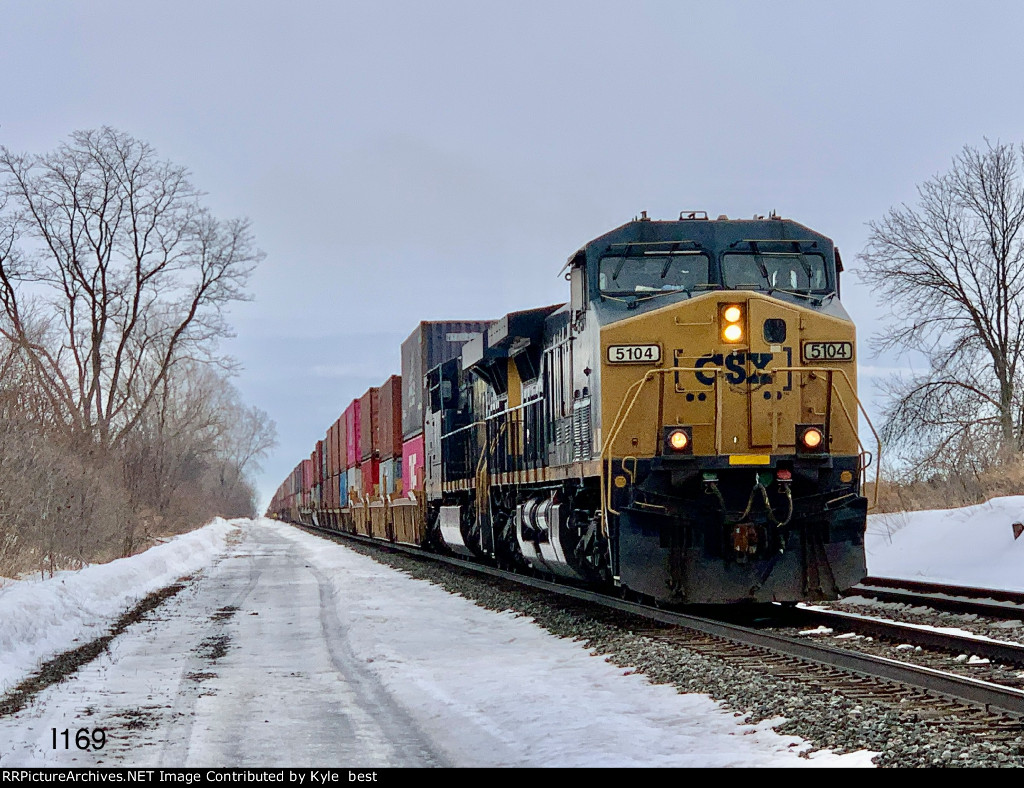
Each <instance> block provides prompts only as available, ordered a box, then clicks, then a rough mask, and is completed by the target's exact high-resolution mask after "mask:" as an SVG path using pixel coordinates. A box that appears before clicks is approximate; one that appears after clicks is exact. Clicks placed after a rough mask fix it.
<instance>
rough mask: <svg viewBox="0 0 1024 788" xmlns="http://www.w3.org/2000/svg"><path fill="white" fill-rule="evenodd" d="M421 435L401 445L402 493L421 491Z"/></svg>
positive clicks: (422, 457) (422, 446)
mask: <svg viewBox="0 0 1024 788" xmlns="http://www.w3.org/2000/svg"><path fill="white" fill-rule="evenodd" d="M423 448H424V444H423V433H420V434H419V435H417V436H416V437H415V438H411V439H410V440H407V441H406V442H405V443H403V444H402V492H403V493H405V494H406V495H408V494H409V493H410V492H411V491H412V490H422V489H423V464H424V462H423V461H424V452H423Z"/></svg>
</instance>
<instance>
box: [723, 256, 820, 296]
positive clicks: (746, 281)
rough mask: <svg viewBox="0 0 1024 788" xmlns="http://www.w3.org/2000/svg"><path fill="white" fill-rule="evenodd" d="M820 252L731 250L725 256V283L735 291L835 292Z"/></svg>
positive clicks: (814, 293) (818, 293) (807, 293)
mask: <svg viewBox="0 0 1024 788" xmlns="http://www.w3.org/2000/svg"><path fill="white" fill-rule="evenodd" d="M833 279H834V276H829V271H828V266H827V265H826V263H825V258H824V257H823V256H822V255H820V254H793V253H772V252H767V253H761V254H757V253H743V254H740V253H730V254H725V255H722V280H723V282H722V283H723V285H724V286H725V287H728V288H732V289H734V290H744V289H752V290H783V291H786V292H790V293H800V294H805V295H812V294H813V295H823V294H826V293H831V292H832V285H831V281H832V280H833Z"/></svg>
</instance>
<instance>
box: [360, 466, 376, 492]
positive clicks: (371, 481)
mask: <svg viewBox="0 0 1024 788" xmlns="http://www.w3.org/2000/svg"><path fill="white" fill-rule="evenodd" d="M360 470H361V471H362V481H363V495H365V496H367V497H370V498H373V497H375V496H376V495H377V489H376V488H377V487H378V486H379V485H380V461H379V460H375V459H373V458H372V457H371V458H370V459H368V460H364V461H363V464H362V466H361V467H360Z"/></svg>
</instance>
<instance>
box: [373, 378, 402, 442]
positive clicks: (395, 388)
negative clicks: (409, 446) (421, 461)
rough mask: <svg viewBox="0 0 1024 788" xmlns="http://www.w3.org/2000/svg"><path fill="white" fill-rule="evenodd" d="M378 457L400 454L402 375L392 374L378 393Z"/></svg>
mask: <svg viewBox="0 0 1024 788" xmlns="http://www.w3.org/2000/svg"><path fill="white" fill-rule="evenodd" d="M378 398H379V402H380V412H379V413H378V416H377V418H378V424H379V427H380V429H379V435H380V458H381V459H382V460H390V459H391V458H393V457H401V456H402V376H401V375H392V376H391V377H390V378H388V379H387V380H386V381H385V382H384V385H383V386H381V387H380V393H379V394H378Z"/></svg>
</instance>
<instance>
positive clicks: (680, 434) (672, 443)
mask: <svg viewBox="0 0 1024 788" xmlns="http://www.w3.org/2000/svg"><path fill="white" fill-rule="evenodd" d="M665 453H666V454H693V428H692V427H665Z"/></svg>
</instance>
